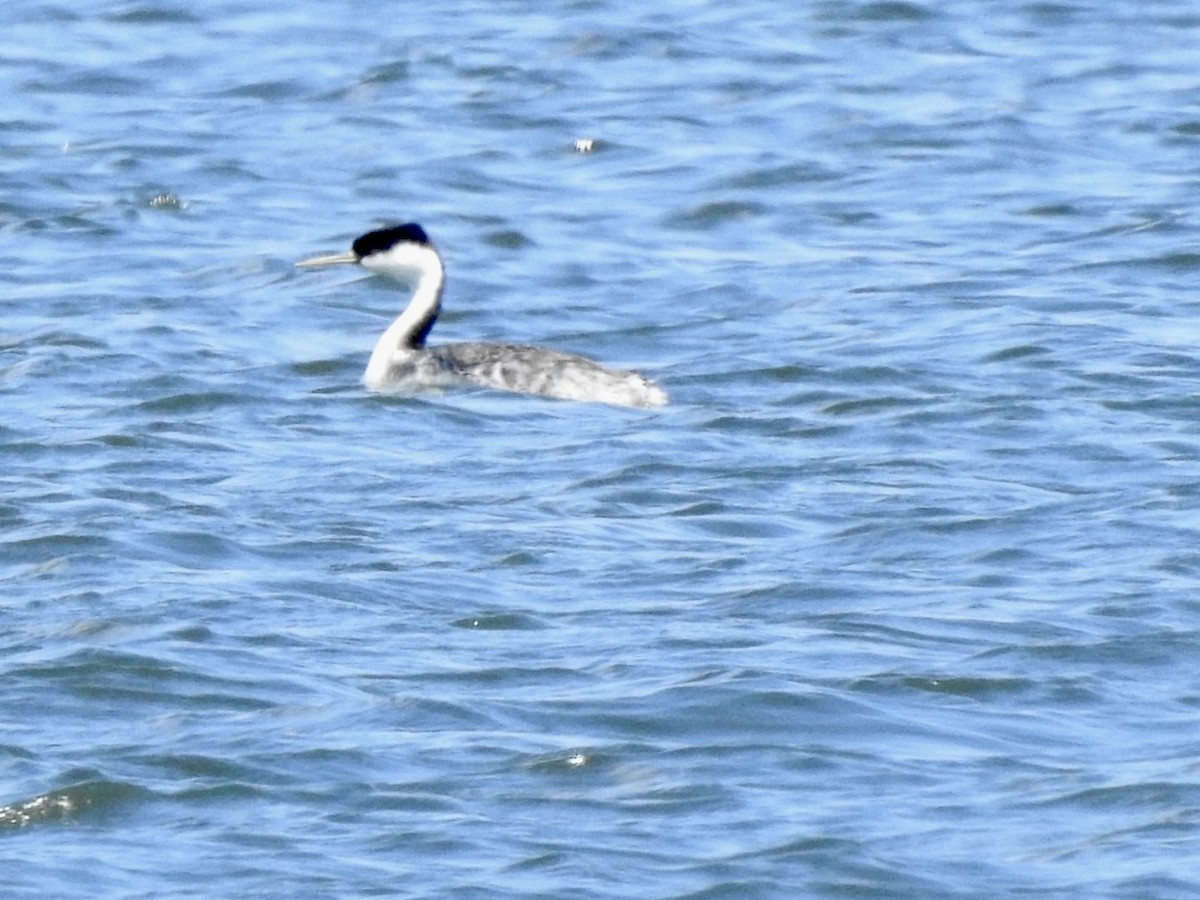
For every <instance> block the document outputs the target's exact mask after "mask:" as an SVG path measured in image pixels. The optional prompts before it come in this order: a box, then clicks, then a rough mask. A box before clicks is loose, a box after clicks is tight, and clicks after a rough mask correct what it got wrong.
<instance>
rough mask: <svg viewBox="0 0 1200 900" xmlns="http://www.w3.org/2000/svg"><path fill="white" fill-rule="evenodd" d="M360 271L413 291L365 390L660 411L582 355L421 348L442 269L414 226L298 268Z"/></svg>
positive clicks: (643, 393) (651, 395) (622, 375)
mask: <svg viewBox="0 0 1200 900" xmlns="http://www.w3.org/2000/svg"><path fill="white" fill-rule="evenodd" d="M341 264H350V265H361V266H362V267H363V268H365V269H369V270H371V271H373V272H379V273H381V274H384V275H390V276H391V277H393V278H396V279H398V280H399V281H402V282H404V283H405V284H407V285H408V286H409V287H410V289H411V290H412V297H411V298H410V299H409V301H408V306H406V307H405V309H404V311H403V312H402V313H400V315H399V316H398V317H397V318H396V320H395V321H394V322H392V324H391V325H390V326H389V327H388V329H387V330H386V331H384V333H383V334H382V335H381V336H380V338H379V340H378V341H377V342H376V343H375V349H374V350H373V351H372V353H371V359H370V361H369V362H368V363H367V369H366V371H365V372H364V373H363V384H364V385H366V387H367V389H368V390H372V391H378V392H384V393H394V392H399V391H404V390H406V389H411V388H420V387H431V386H440V385H445V384H454V383H459V384H475V385H480V386H483V387H491V388H499V389H500V390H502V391H515V392H517V393H521V394H536V395H539V396H543V397H555V398H557V399H559V400H577V401H582V402H585V403H586V402H591V403H609V404H613V405H616V406H643V407H649V406H665V405H666V403H667V394H666V392H665V391H664V390H663V389H662V388H660V387H659V386H658V385H656V384H655V383H654V382H652V381H649V380H647V379H646V378H644V377H643V376H641V375H639V374H638V373H637V372H628V371H625V370H623V369H610V368H608V367H607V366H602V365H600V364H599V363H597V362H594V361H592V360H590V359H587V358H586V357H583V356H576V355H575V354H573V353H564V352H562V351H560V350H548V349H545V348H542V347H531V346H526V345H524V344H495V343H475V342H470V343H454V344H441V345H436V346H432V347H429V346H426V344H425V341H426V339H427V338H428V337H429V332H430V330H431V329H432V328H433V324H434V322H436V321H437V317H438V312H439V311H440V310H441V306H442V289H443V287H444V285H445V281H446V276H445V268H444V267H443V266H442V258H441V256H440V255H439V254H438V252H437V249H436V248H435V247H434V246H433V243H432V242H431V241H430V240H429V236H428V235H427V234H426V233H425V229H423V228H422V227H421V226H420V225H418V224H416V223H415V222H409V223H408V224H406V225H396V226H393V227H391V228H381V229H379V230H377V231H368V232H367V233H366V234H364V235H362V236H360V237H358V238H357V239H355V241H354V243H353V244H351V245H350V250H348V251H347V252H345V253H335V254H333V255H331V256H314V257H312V258H311V259H305V260H301V261H300V262H298V263H296V265H297V266H306V267H314V266H333V265H341Z"/></svg>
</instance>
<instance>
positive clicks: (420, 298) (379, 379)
mask: <svg viewBox="0 0 1200 900" xmlns="http://www.w3.org/2000/svg"><path fill="white" fill-rule="evenodd" d="M361 263H362V265H363V266H364V267H365V268H367V269H371V270H372V271H375V272H379V273H380V274H383V275H390V276H391V277H393V278H395V279H397V280H398V281H403V282H404V283H405V284H408V285H409V286H410V287H411V288H412V297H410V298H409V301H408V305H407V306H406V307H405V308H404V312H402V313H400V315H399V316H397V317H396V320H395V321H394V322H392V324H391V325H389V326H388V328H387V330H386V331H385V332H384V333H383V334H382V335H380V337H379V340H378V341H376V342H375V349H374V350H373V351H371V359H370V360H369V361H368V362H367V369H366V371H365V372H364V373H363V384H365V385H366V386H367V387H368V388H370V389H372V390H378V389H379V388H380V387H382V386H384V385H386V384H387V382H388V377H389V374H390V372H391V370H392V367H393V365H395V363H396V362H397V361H398V360H401V359H403V358H404V357H406V356H409V355H411V354H412V352H413V351H414V350H420V349H421V348H422V347H424V345H425V339H426V337H428V335H429V331H430V329H431V328H433V323H434V322H436V321H437V316H438V312H439V311H440V309H441V305H442V287H443V285H444V284H445V270H444V269H443V268H442V260H441V258H440V257H439V256H438V253H437V251H436V250H434V249H433V247H431V246H428V245H419V244H402V245H397V246H395V247H393V248H391V249H390V250H387V251H386V252H383V253H377V254H372V255H371V256H368V257H365V258H364V259H362V260H361Z"/></svg>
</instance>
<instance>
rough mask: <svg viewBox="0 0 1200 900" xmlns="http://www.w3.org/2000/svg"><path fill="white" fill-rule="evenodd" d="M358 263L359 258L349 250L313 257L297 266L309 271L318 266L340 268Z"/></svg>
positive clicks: (303, 260) (301, 261)
mask: <svg viewBox="0 0 1200 900" xmlns="http://www.w3.org/2000/svg"><path fill="white" fill-rule="evenodd" d="M356 262H358V257H357V256H355V255H354V252H353V251H351V250H347V251H346V252H344V253H333V254H330V255H329V256H313V257H310V258H308V259H302V260H300V262H298V263H296V265H297V266H300V267H301V268H305V269H307V268H316V267H317V266H340V265H345V264H347V263H356Z"/></svg>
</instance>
